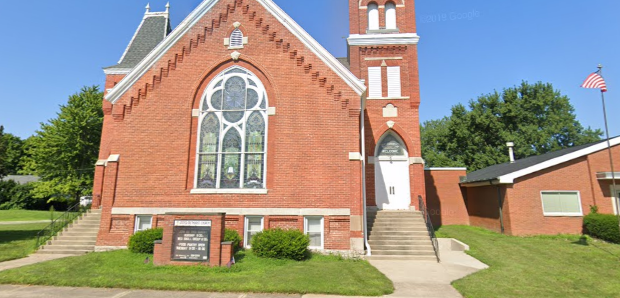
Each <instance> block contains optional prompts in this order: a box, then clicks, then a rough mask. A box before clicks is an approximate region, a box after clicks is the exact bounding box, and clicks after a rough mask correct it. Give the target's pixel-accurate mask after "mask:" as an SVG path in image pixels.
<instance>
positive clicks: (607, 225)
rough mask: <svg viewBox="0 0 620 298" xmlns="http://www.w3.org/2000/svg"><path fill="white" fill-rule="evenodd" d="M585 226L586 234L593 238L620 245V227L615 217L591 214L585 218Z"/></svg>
mask: <svg viewBox="0 0 620 298" xmlns="http://www.w3.org/2000/svg"><path fill="white" fill-rule="evenodd" d="M583 226H584V228H585V231H586V233H587V234H588V235H590V236H592V237H595V238H598V239H602V240H605V241H609V242H612V243H620V227H618V218H617V217H616V216H615V215H612V214H599V213H590V214H588V215H586V216H585V217H584V218H583Z"/></svg>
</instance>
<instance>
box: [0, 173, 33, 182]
mask: <svg viewBox="0 0 620 298" xmlns="http://www.w3.org/2000/svg"><path fill="white" fill-rule="evenodd" d="M9 180H13V181H15V182H17V183H18V184H28V183H31V182H37V181H39V180H40V179H39V177H37V176H32V175H7V176H6V177H4V178H3V179H2V181H9Z"/></svg>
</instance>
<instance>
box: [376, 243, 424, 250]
mask: <svg viewBox="0 0 620 298" xmlns="http://www.w3.org/2000/svg"><path fill="white" fill-rule="evenodd" d="M370 248H372V250H373V251H375V250H380V251H392V250H403V251H411V250H413V251H428V250H429V249H430V250H433V245H431V244H422V245H372V244H371V246H370Z"/></svg>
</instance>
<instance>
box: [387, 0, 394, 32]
mask: <svg viewBox="0 0 620 298" xmlns="http://www.w3.org/2000/svg"><path fill="white" fill-rule="evenodd" d="M385 28H386V29H396V4H394V2H388V3H386V4H385Z"/></svg>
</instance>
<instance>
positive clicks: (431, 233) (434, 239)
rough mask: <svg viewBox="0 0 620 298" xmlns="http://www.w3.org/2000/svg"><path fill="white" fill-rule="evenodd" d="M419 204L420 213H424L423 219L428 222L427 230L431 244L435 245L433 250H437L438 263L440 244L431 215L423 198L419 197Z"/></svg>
mask: <svg viewBox="0 0 620 298" xmlns="http://www.w3.org/2000/svg"><path fill="white" fill-rule="evenodd" d="M418 203H419V205H420V212H422V217H424V222H426V229H427V230H428V235H429V236H430V237H431V243H432V244H433V249H434V250H435V256H436V257H437V262H439V242H438V241H437V237H436V236H435V228H433V223H432V222H431V215H430V214H428V210H427V209H426V204H424V200H423V199H422V196H418Z"/></svg>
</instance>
